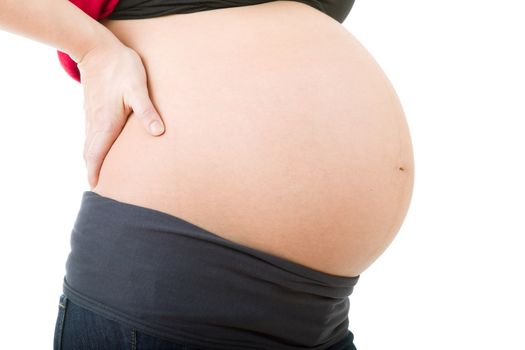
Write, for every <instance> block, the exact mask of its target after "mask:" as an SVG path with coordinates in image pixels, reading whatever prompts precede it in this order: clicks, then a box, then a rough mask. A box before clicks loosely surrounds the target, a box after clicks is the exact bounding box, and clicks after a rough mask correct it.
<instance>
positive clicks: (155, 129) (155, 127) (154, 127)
mask: <svg viewBox="0 0 525 350" xmlns="http://www.w3.org/2000/svg"><path fill="white" fill-rule="evenodd" d="M149 129H150V131H151V132H152V133H154V134H159V133H161V132H162V131H163V128H162V125H160V123H159V122H158V120H154V121H152V122H151V124H150V125H149Z"/></svg>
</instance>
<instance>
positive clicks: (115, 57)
mask: <svg viewBox="0 0 525 350" xmlns="http://www.w3.org/2000/svg"><path fill="white" fill-rule="evenodd" d="M77 66H78V69H79V71H80V75H81V77H80V79H81V82H82V85H83V87H84V112H85V114H86V123H85V126H86V140H85V143H84V161H85V162H86V166H87V170H88V181H89V185H90V187H91V189H93V188H94V187H95V186H96V184H97V183H98V176H99V172H100V168H101V167H102V163H103V161H104V158H105V157H106V154H107V153H108V152H109V149H110V148H111V146H112V145H113V142H114V141H115V140H116V138H117V137H118V135H119V134H120V132H121V130H122V129H123V128H124V125H125V124H126V121H127V119H128V117H129V115H130V114H131V111H132V110H133V112H134V113H135V115H136V116H137V117H138V119H139V120H140V121H141V122H142V125H143V126H144V127H145V128H146V130H147V132H149V133H150V134H152V135H154V136H158V135H161V134H162V133H164V123H163V122H162V119H161V117H160V115H159V114H158V113H157V111H156V109H155V107H154V106H153V103H152V102H151V100H150V98H149V94H148V89H147V78H146V70H145V68H144V65H143V64H142V60H141V58H140V56H139V54H138V53H137V52H135V51H134V50H133V49H131V48H129V47H127V46H125V45H124V44H121V43H120V42H118V43H114V42H112V43H111V44H106V45H103V44H101V45H99V46H96V47H94V48H92V49H91V50H89V51H88V52H87V53H86V54H85V55H84V56H83V57H82V58H81V59H80V60H79V62H78V63H77ZM155 121H156V122H157V123H158V125H157V126H158V128H157V129H155V128H154V129H151V126H152V125H153V126H155V123H153V122H155ZM152 123H153V124H152Z"/></svg>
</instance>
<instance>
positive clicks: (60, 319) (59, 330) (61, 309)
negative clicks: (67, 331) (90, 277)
mask: <svg viewBox="0 0 525 350" xmlns="http://www.w3.org/2000/svg"><path fill="white" fill-rule="evenodd" d="M67 302H68V299H67V297H66V296H65V295H64V294H62V295H60V300H59V302H58V316H57V320H56V323H55V336H54V339H53V349H54V350H61V349H62V334H63V332H64V318H65V317H66V308H67Z"/></svg>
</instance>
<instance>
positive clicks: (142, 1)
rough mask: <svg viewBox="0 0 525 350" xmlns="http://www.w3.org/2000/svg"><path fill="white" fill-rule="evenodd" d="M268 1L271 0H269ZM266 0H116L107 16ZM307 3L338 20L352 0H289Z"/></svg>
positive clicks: (154, 13) (143, 15)
mask: <svg viewBox="0 0 525 350" xmlns="http://www.w3.org/2000/svg"><path fill="white" fill-rule="evenodd" d="M270 1H272V0H270ZM270 1H268V0H249V1H246V0H244V1H241V0H208V1H203V0H120V1H119V2H118V4H117V6H116V7H115V9H114V10H113V12H112V13H111V14H110V15H109V16H108V18H109V19H139V18H151V17H160V16H164V15H169V14H175V13H191V12H198V11H206V10H214V9H220V8H226V7H237V6H247V5H256V4H262V3H265V2H270ZM293 1H298V2H302V3H304V4H307V5H310V6H312V7H314V8H316V9H318V10H319V11H321V12H324V13H326V14H327V15H328V16H330V17H332V18H334V19H335V20H336V21H338V22H339V23H343V21H344V20H345V18H346V17H347V16H348V13H350V10H351V9H352V6H353V5H354V0H293Z"/></svg>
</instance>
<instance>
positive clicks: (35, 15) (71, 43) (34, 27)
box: [0, 0, 119, 62]
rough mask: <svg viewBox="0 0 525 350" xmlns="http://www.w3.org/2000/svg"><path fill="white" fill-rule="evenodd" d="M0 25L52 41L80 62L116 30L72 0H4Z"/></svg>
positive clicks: (110, 40)
mask: <svg viewBox="0 0 525 350" xmlns="http://www.w3.org/2000/svg"><path fill="white" fill-rule="evenodd" d="M0 29H1V30H5V31H9V32H12V33H15V34H19V35H22V36H25V37H27V38H30V39H32V40H36V41H39V42H41V43H44V44H47V45H50V46H52V47H54V48H56V49H58V50H60V51H62V52H65V53H67V54H68V55H69V56H70V57H71V58H72V59H73V60H74V61H75V62H78V61H79V60H80V59H81V58H82V57H83V56H84V54H85V53H87V52H88V51H89V50H90V49H91V48H93V47H94V46H97V45H99V44H101V43H108V44H112V43H115V42H119V40H118V38H117V37H116V36H114V35H113V33H112V32H111V31H110V30H108V29H107V28H106V27H104V26H103V25H102V24H100V23H99V22H98V21H97V20H95V19H94V18H91V17H90V16H89V15H87V14H86V13H84V12H83V11H82V10H81V9H79V8H78V7H76V6H75V5H74V4H73V3H71V2H69V1H68V0H36V1H35V0H0Z"/></svg>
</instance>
